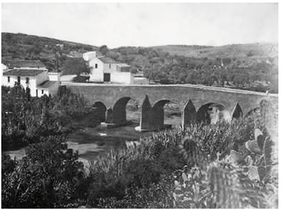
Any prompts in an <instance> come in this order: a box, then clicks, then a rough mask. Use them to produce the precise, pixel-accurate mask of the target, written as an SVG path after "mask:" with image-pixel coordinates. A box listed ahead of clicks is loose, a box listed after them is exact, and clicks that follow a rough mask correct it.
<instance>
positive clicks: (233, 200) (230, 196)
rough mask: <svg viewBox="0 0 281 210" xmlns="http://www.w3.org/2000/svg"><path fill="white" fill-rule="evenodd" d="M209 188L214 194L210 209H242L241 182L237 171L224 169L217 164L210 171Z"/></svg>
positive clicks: (211, 166)
mask: <svg viewBox="0 0 281 210" xmlns="http://www.w3.org/2000/svg"><path fill="white" fill-rule="evenodd" d="M208 176H209V179H208V180H209V186H210V192H211V194H212V196H211V199H210V200H209V205H208V206H209V207H210V208H241V203H240V201H239V193H238V192H239V180H238V176H237V174H236V173H235V170H231V169H229V168H224V167H222V166H221V165H219V164H218V163H217V162H215V163H213V164H211V165H210V167H209V169H208Z"/></svg>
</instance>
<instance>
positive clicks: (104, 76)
mask: <svg viewBox="0 0 281 210" xmlns="http://www.w3.org/2000/svg"><path fill="white" fill-rule="evenodd" d="M103 81H104V82H110V73H104V74H103Z"/></svg>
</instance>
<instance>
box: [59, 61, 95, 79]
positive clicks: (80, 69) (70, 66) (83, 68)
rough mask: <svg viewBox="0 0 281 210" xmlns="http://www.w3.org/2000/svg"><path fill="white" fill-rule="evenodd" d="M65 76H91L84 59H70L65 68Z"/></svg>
mask: <svg viewBox="0 0 281 210" xmlns="http://www.w3.org/2000/svg"><path fill="white" fill-rule="evenodd" d="M62 69H63V75H73V74H76V75H77V76H80V74H82V73H86V74H89V73H90V68H89V67H88V66H87V65H86V63H85V61H84V60H83V58H71V59H68V60H67V61H66V62H65V63H64V65H63V67H62Z"/></svg>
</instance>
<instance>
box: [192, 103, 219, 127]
mask: <svg viewBox="0 0 281 210" xmlns="http://www.w3.org/2000/svg"><path fill="white" fill-rule="evenodd" d="M223 111H224V106H223V105H222V104H217V103H213V102H212V103H207V104H204V105H202V106H201V107H200V108H199V109H198V111H197V113H196V118H197V122H198V123H204V124H210V123H212V124H214V123H217V122H218V121H219V120H220V119H221V118H223Z"/></svg>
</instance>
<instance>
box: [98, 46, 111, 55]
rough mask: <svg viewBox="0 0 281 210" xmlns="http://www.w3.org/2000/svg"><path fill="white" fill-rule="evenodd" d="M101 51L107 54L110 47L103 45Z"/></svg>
mask: <svg viewBox="0 0 281 210" xmlns="http://www.w3.org/2000/svg"><path fill="white" fill-rule="evenodd" d="M99 51H100V52H101V54H102V55H106V54H107V53H108V52H109V49H108V48H107V46H106V45H102V46H100V48H99Z"/></svg>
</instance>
